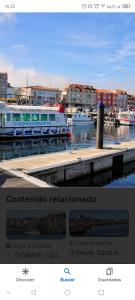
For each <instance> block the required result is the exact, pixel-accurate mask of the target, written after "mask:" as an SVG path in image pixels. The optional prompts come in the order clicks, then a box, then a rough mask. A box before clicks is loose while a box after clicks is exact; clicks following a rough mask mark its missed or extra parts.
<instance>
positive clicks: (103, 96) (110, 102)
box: [96, 89, 117, 109]
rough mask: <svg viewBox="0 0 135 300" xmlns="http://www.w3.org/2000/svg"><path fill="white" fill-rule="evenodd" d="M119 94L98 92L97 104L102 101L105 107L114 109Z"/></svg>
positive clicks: (104, 91)
mask: <svg viewBox="0 0 135 300" xmlns="http://www.w3.org/2000/svg"><path fill="white" fill-rule="evenodd" d="M116 98H117V92H116V91H115V90H114V91H113V90H102V89H97V90H96V100H97V104H98V103H100V102H101V101H102V102H103V103H104V105H105V107H106V108H108V109H112V108H114V107H115V106H116Z"/></svg>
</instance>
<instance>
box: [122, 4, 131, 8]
mask: <svg viewBox="0 0 135 300" xmlns="http://www.w3.org/2000/svg"><path fill="white" fill-rule="evenodd" d="M130 7H131V5H130V4H122V8H130Z"/></svg>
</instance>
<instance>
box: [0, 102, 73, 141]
mask: <svg viewBox="0 0 135 300" xmlns="http://www.w3.org/2000/svg"><path fill="white" fill-rule="evenodd" d="M64 135H67V136H68V135H70V128H69V127H68V126H67V121H66V117H65V113H64V108H63V106H62V105H54V106H53V107H51V106H27V105H7V104H6V103H4V102H0V138H4V139H5V138H25V137H45V136H47V137H49V136H64Z"/></svg>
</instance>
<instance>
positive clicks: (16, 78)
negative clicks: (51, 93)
mask: <svg viewBox="0 0 135 300" xmlns="http://www.w3.org/2000/svg"><path fill="white" fill-rule="evenodd" d="M0 70H1V72H7V73H8V80H9V82H10V83H11V84H12V85H13V86H15V87H21V86H26V81H27V74H28V77H29V85H45V86H50V87H58V88H61V87H63V86H64V85H65V84H67V83H69V82H72V79H70V78H68V77H66V76H64V75H61V74H48V73H45V72H40V71H38V70H36V69H35V68H33V67H30V68H16V66H15V65H14V64H12V63H10V62H8V61H7V59H6V57H4V56H0Z"/></svg>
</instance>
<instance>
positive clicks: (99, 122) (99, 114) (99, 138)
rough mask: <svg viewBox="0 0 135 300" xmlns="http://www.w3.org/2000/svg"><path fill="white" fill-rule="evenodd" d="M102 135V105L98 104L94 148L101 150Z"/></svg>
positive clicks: (101, 103)
mask: <svg viewBox="0 0 135 300" xmlns="http://www.w3.org/2000/svg"><path fill="white" fill-rule="evenodd" d="M103 135H104V104H103V102H100V103H99V105H98V107H97V134H96V147H97V149H103V142H104V141H103Z"/></svg>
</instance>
